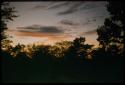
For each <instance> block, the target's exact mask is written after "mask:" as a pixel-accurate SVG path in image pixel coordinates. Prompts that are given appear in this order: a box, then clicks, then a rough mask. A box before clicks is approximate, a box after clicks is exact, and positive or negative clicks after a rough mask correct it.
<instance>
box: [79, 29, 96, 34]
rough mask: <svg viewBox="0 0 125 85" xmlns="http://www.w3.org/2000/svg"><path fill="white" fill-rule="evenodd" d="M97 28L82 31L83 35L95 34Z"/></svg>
mask: <svg viewBox="0 0 125 85" xmlns="http://www.w3.org/2000/svg"><path fill="white" fill-rule="evenodd" d="M96 33H97V32H96V29H94V30H91V31H87V32H82V33H81V35H93V34H96Z"/></svg>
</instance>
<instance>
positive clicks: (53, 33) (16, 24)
mask: <svg viewBox="0 0 125 85" xmlns="http://www.w3.org/2000/svg"><path fill="white" fill-rule="evenodd" d="M106 4H107V2H106V1H46V2H45V1H40V2H38V1H37V2H10V6H14V7H15V10H16V11H17V13H16V15H18V17H17V18H15V19H14V21H12V22H8V23H7V26H8V30H7V31H6V33H7V34H8V35H9V36H12V37H11V38H10V39H11V40H12V41H13V43H14V44H18V43H20V44H25V45H26V44H32V43H37V44H41V43H42V44H50V45H52V44H54V43H55V42H61V41H72V40H74V39H75V38H76V37H85V38H86V42H85V43H88V44H94V45H95V46H97V45H98V42H97V40H96V39H97V37H98V36H97V33H96V29H97V28H98V27H99V26H102V25H103V23H104V19H105V18H106V17H108V16H109V13H108V11H107V10H106Z"/></svg>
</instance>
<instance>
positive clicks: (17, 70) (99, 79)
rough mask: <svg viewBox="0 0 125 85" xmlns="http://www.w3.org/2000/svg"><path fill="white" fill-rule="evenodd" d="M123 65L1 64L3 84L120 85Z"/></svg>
mask: <svg viewBox="0 0 125 85" xmlns="http://www.w3.org/2000/svg"><path fill="white" fill-rule="evenodd" d="M123 72H124V69H123V63H120V64H117V63H115V64H95V63H85V62H84V63H82V64H59V63H58V64H39V63H37V64H36V63H15V62H13V63H12V62H8V63H6V64H5V63H4V64H2V82H3V83H116V82H118V83H120V82H123V75H124V74H123Z"/></svg>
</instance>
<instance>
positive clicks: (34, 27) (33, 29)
mask: <svg viewBox="0 0 125 85" xmlns="http://www.w3.org/2000/svg"><path fill="white" fill-rule="evenodd" d="M17 29H18V31H22V32H24V31H25V32H39V33H63V32H64V30H62V29H61V27H56V26H41V25H31V26H27V27H17Z"/></svg>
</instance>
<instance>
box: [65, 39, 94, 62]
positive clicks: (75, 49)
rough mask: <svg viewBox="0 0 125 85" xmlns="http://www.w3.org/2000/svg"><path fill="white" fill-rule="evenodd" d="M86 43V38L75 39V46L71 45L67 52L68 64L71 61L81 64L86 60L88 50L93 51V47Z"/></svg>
mask: <svg viewBox="0 0 125 85" xmlns="http://www.w3.org/2000/svg"><path fill="white" fill-rule="evenodd" d="M84 43H85V38H84V37H80V38H76V39H74V41H73V45H71V46H70V47H69V49H68V50H67V53H66V55H65V60H66V61H67V60H68V62H69V61H71V62H75V63H80V61H83V60H85V59H86V57H87V54H88V50H89V49H91V48H92V47H93V45H88V44H84Z"/></svg>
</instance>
